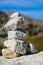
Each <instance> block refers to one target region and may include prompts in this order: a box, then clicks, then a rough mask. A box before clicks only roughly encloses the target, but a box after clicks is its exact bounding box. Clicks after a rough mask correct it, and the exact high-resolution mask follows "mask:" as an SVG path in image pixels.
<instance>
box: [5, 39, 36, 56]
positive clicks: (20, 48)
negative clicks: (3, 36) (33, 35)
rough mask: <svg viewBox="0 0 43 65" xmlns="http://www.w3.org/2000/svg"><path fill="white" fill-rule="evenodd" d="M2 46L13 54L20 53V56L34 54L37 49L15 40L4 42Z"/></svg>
mask: <svg viewBox="0 0 43 65" xmlns="http://www.w3.org/2000/svg"><path fill="white" fill-rule="evenodd" d="M4 46H5V47H7V48H9V49H10V50H11V51H13V52H17V53H20V54H22V55H24V54H26V53H28V54H29V53H36V52H37V49H36V48H35V47H34V45H32V44H31V45H30V44H27V43H26V42H24V41H21V40H16V39H10V40H6V41H5V42H4Z"/></svg>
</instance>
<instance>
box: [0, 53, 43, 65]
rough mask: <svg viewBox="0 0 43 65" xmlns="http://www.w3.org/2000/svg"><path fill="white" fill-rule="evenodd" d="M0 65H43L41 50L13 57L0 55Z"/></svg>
mask: <svg viewBox="0 0 43 65" xmlns="http://www.w3.org/2000/svg"><path fill="white" fill-rule="evenodd" d="M0 65H43V52H40V53H37V54H33V55H27V56H21V57H17V58H13V59H6V58H4V57H3V56H1V57H0Z"/></svg>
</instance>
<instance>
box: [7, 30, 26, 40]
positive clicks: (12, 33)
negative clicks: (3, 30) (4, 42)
mask: <svg viewBox="0 0 43 65" xmlns="http://www.w3.org/2000/svg"><path fill="white" fill-rule="evenodd" d="M25 36H26V33H25V32H22V31H20V30H17V31H8V39H15V38H17V39H20V38H24V37H25Z"/></svg>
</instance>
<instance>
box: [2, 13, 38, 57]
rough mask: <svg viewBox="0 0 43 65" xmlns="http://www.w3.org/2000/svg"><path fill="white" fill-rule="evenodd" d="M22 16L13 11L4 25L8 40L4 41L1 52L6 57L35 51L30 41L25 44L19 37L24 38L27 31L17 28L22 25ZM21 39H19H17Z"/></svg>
mask: <svg viewBox="0 0 43 65" xmlns="http://www.w3.org/2000/svg"><path fill="white" fill-rule="evenodd" d="M23 24H24V22H23V17H22V16H20V15H19V13H18V12H15V13H13V14H12V15H11V16H10V20H9V21H8V22H7V24H6V25H5V26H4V28H5V29H6V31H7V33H8V40H6V41H4V46H5V47H6V48H5V49H2V54H3V56H4V57H6V58H14V57H17V56H20V55H25V54H27V53H28V54H29V53H36V52H37V50H36V48H35V47H34V46H33V45H32V44H31V43H30V44H27V43H26V42H25V41H22V39H21V38H24V37H25V36H26V35H27V33H26V31H25V32H23V31H21V30H17V28H20V26H21V25H23ZM19 39H21V40H19Z"/></svg>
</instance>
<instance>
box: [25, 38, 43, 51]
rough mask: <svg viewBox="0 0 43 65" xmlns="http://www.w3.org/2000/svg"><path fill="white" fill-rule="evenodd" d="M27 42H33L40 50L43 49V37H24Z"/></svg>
mask: <svg viewBox="0 0 43 65" xmlns="http://www.w3.org/2000/svg"><path fill="white" fill-rule="evenodd" d="M24 40H25V41H26V42H27V43H32V44H34V45H35V46H36V47H37V49H38V51H43V37H37V38H29V37H27V38H25V39H24Z"/></svg>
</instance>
